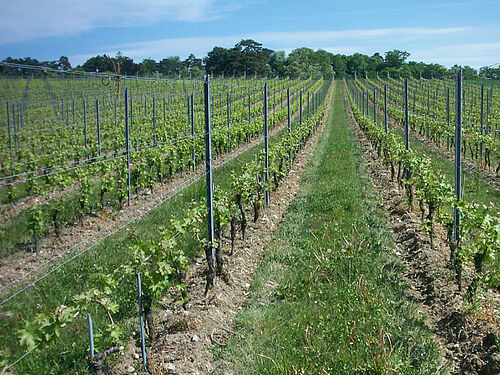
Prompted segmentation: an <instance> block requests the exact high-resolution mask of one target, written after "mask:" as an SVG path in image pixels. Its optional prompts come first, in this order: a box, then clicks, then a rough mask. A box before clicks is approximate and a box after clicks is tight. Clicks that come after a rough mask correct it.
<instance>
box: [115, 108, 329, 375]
mask: <svg viewBox="0 0 500 375" xmlns="http://www.w3.org/2000/svg"><path fill="white" fill-rule="evenodd" d="M326 118H327V117H326V116H324V117H323V119H322V120H321V123H320V125H319V126H318V128H317V130H316V131H315V133H314V134H313V135H312V136H311V138H309V140H308V141H307V143H306V144H305V145H304V147H303V148H302V150H301V151H300V153H299V154H297V156H296V158H295V160H294V164H293V167H292V168H291V170H290V171H289V173H288V174H287V176H286V177H285V178H284V179H283V180H282V182H281V184H280V187H279V188H278V189H277V190H276V191H275V192H273V194H272V195H271V200H270V205H269V207H266V208H265V210H264V211H263V212H262V215H261V217H260V218H259V220H258V221H256V222H251V223H249V227H248V231H247V234H246V236H247V237H246V240H242V239H241V238H238V240H237V241H236V244H235V249H234V253H233V254H232V255H231V256H226V257H225V259H224V262H225V267H226V269H228V270H230V272H229V274H228V275H227V276H228V278H227V279H224V278H223V279H220V280H218V281H217V284H216V286H215V288H214V289H213V290H210V291H209V293H208V295H206V296H205V295H204V277H205V276H204V268H205V260H204V258H203V257H202V256H198V257H197V259H196V260H195V262H194V265H193V268H192V269H190V270H189V271H188V274H187V280H188V281H187V291H188V295H189V296H191V297H190V302H189V305H188V312H189V313H188V314H186V312H185V311H184V309H183V307H182V303H181V302H180V301H174V300H172V299H171V298H166V299H165V300H164V301H163V302H162V305H163V306H165V308H163V309H161V310H160V311H158V319H157V322H156V328H155V331H157V332H158V334H157V335H158V340H157V341H155V344H154V345H153V346H152V347H151V348H150V349H148V355H149V369H150V371H151V373H152V374H165V373H173V372H175V373H177V374H196V373H198V374H210V373H212V371H214V370H215V369H216V368H217V366H218V365H219V364H218V363H216V362H214V357H213V350H214V348H218V347H220V346H224V345H225V344H226V342H227V339H228V338H229V336H231V335H232V334H233V332H234V331H233V330H234V329H235V328H234V326H233V321H234V317H235V315H236V313H237V312H238V311H240V310H241V308H242V305H244V303H245V301H246V300H247V298H248V295H249V293H250V290H249V288H250V283H252V280H253V277H254V273H255V270H256V268H257V267H258V265H259V263H260V262H261V261H262V255H263V253H264V252H265V251H266V250H267V248H268V246H269V242H270V241H271V239H272V237H273V235H274V234H275V232H276V231H277V230H278V228H279V225H280V222H281V221H282V219H283V215H284V214H285V212H286V209H287V207H288V205H289V204H290V203H291V202H292V201H293V199H294V197H295V195H296V193H297V190H298V187H299V183H300V178H301V176H302V174H303V172H304V171H305V170H306V166H307V161H308V160H309V159H310V158H311V156H312V153H313V151H314V148H315V146H316V144H317V142H318V140H319V139H320V137H321V134H322V132H323V129H324V126H325V123H326ZM224 242H225V245H226V247H229V246H230V244H229V242H230V241H229V238H225V239H224ZM139 351H140V348H139V346H137V343H136V342H133V343H131V344H130V345H129V346H128V347H127V348H126V349H125V358H122V359H121V360H120V361H119V363H118V364H117V366H116V367H115V368H114V370H115V371H116V372H117V373H126V371H127V369H128V368H129V369H130V368H133V367H134V365H136V363H137V360H136V359H135V358H134V355H135V356H137V354H138V353H139Z"/></svg>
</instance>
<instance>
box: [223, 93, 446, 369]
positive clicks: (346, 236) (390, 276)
mask: <svg viewBox="0 0 500 375" xmlns="http://www.w3.org/2000/svg"><path fill="white" fill-rule="evenodd" d="M342 90H343V85H342V84H341V83H338V84H337V85H336V88H335V99H334V104H333V111H331V113H330V117H329V120H328V125H327V128H326V129H325V133H324V134H323V136H322V139H321V140H320V142H319V143H318V146H317V148H316V150H315V153H314V155H313V157H312V159H311V161H310V162H309V168H308V170H307V171H306V172H305V173H304V175H303V178H302V183H301V186H300V191H299V193H298V195H297V197H296V199H295V201H294V202H293V203H292V204H291V206H290V207H289V209H288V211H287V214H286V216H285V219H284V222H283V223H282V225H281V227H280V229H279V232H278V234H277V235H276V237H275V239H274V240H273V242H272V243H271V245H270V248H269V249H268V251H267V253H266V256H265V259H264V262H263V264H262V265H261V267H260V269H259V270H258V273H257V275H256V279H255V282H254V284H253V286H252V292H251V295H250V298H249V301H248V303H247V306H246V307H245V309H244V310H243V312H242V313H241V314H240V315H239V317H238V320H237V325H238V326H239V327H238V328H239V329H238V334H237V335H236V336H235V337H234V338H233V339H232V340H231V341H230V342H229V344H228V347H227V348H225V349H223V350H220V351H217V352H216V353H215V355H216V356H217V357H219V359H221V360H223V361H224V362H223V365H221V366H220V367H219V369H218V371H219V372H218V373H219V374H222V373H225V374H227V373H230V371H231V370H229V369H232V371H233V373H235V374H350V375H351V374H385V373H397V374H437V373H439V371H438V368H439V349H438V347H437V344H436V343H435V342H433V341H432V339H431V335H430V332H429V330H428V329H427V328H426V325H425V322H424V317H422V316H421V315H420V314H419V313H418V312H417V311H416V307H415V306H414V305H412V304H411V303H410V302H408V301H407V299H406V298H405V296H404V291H405V288H406V285H405V283H404V281H403V280H402V277H401V274H402V269H401V265H400V263H399V262H398V260H397V259H396V258H395V256H394V255H392V250H391V249H392V247H393V242H392V237H391V233H390V232H389V230H388V229H387V228H386V227H385V219H384V211H383V210H382V208H381V205H380V202H379V200H378V198H377V196H376V194H375V193H374V191H373V188H372V186H371V183H370V181H369V178H368V176H367V173H366V171H365V170H364V167H363V163H362V153H361V150H360V149H359V148H358V147H357V145H356V142H355V134H354V133H353V130H352V127H351V125H350V123H349V119H348V117H347V114H346V112H345V107H344V98H343V94H342Z"/></svg>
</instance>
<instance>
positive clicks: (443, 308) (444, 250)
mask: <svg viewBox="0 0 500 375" xmlns="http://www.w3.org/2000/svg"><path fill="white" fill-rule="evenodd" d="M346 103H348V102H347V98H346ZM347 107H348V108H347V110H348V113H349V116H350V118H351V121H352V124H353V128H354V130H355V132H356V135H357V137H358V143H359V145H360V146H361V148H362V149H363V150H364V158H365V163H366V165H367V167H368V170H369V173H370V175H371V178H372V181H373V182H374V184H375V186H376V188H377V190H378V192H379V194H380V196H381V197H382V198H383V202H384V206H385V208H386V210H387V213H388V215H387V222H388V226H389V228H391V229H392V231H393V233H394V240H395V242H396V247H395V249H394V251H395V253H396V255H397V256H398V257H399V258H400V259H401V261H402V262H403V264H404V266H405V274H404V277H405V278H406V280H407V281H408V283H409V285H410V289H409V291H408V294H407V298H408V299H409V300H410V301H413V302H416V303H417V304H418V306H419V309H420V310H421V311H422V312H423V313H424V314H425V315H426V316H427V317H428V325H429V327H430V328H431V330H432V331H433V332H434V335H435V339H436V341H437V342H438V343H439V344H440V346H441V349H442V354H443V367H444V368H447V369H449V371H450V373H451V374H462V375H472V374H482V375H493V374H500V342H499V337H500V336H499V335H500V295H499V293H498V292H497V291H492V290H481V291H479V293H478V297H477V302H476V305H475V306H471V305H470V304H468V303H466V302H465V301H464V299H463V296H462V295H461V294H460V293H459V291H458V287H457V284H456V281H455V277H454V271H453V270H452V268H451V267H450V264H449V262H448V258H449V248H448V245H447V243H446V231H445V229H444V228H442V227H439V226H438V228H437V230H436V232H437V233H436V238H435V240H434V242H435V243H434V248H432V247H431V245H430V240H429V237H428V235H427V234H425V233H424V232H423V231H422V229H421V222H420V214H419V212H417V211H416V210H415V209H413V208H412V209H409V208H408V205H407V203H406V202H407V201H406V198H405V194H404V191H403V190H402V189H401V190H400V188H399V186H398V184H397V182H395V181H391V177H390V171H389V170H388V168H387V167H386V166H384V165H383V164H382V160H381V159H379V158H378V154H377V152H376V151H374V150H373V148H372V145H371V142H370V141H369V140H368V139H367V138H366V136H365V135H364V133H363V132H362V130H361V128H360V127H359V125H358V124H357V122H356V120H355V119H354V116H353V114H352V111H351V109H350V107H349V105H347Z"/></svg>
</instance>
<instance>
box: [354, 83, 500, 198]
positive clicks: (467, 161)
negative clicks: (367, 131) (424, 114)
mask: <svg viewBox="0 0 500 375" xmlns="http://www.w3.org/2000/svg"><path fill="white" fill-rule="evenodd" d="M358 87H359V86H358ZM368 101H369V103H370V104H373V101H372V100H371V99H369V100H368ZM387 101H388V102H390V103H391V105H393V106H396V107H397V108H399V110H403V109H402V108H401V107H400V106H399V104H398V103H396V102H394V101H393V100H391V99H389V98H387ZM377 113H378V114H379V115H383V114H384V113H383V111H382V107H381V106H380V105H379V106H378V108H377ZM387 121H388V123H389V124H392V126H394V127H399V128H403V129H404V124H402V123H400V122H398V121H396V120H395V119H394V118H393V117H391V116H390V115H389V114H387ZM410 136H411V137H414V138H416V139H418V140H419V141H420V142H421V143H422V144H424V145H425V147H427V148H428V149H429V150H431V151H433V152H435V153H437V154H439V155H441V156H442V157H444V158H446V159H448V160H449V161H450V162H452V163H454V162H455V151H454V150H453V149H451V148H450V149H449V150H447V149H446V147H444V146H439V145H438V144H437V143H436V142H434V141H433V140H431V139H429V138H427V137H425V136H423V135H421V134H419V133H418V132H415V131H413V130H410ZM463 156H464V158H463V159H462V165H463V167H464V168H465V169H466V170H468V171H469V172H471V173H475V174H477V175H478V176H480V177H481V178H482V179H483V180H484V181H485V182H486V183H487V184H488V185H490V186H491V187H493V188H495V189H497V190H500V175H498V174H497V173H496V172H495V171H494V169H495V168H494V167H492V168H488V167H487V166H486V165H485V164H484V163H478V162H477V161H474V160H473V159H471V158H470V157H467V155H463Z"/></svg>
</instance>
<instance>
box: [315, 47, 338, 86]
mask: <svg viewBox="0 0 500 375" xmlns="http://www.w3.org/2000/svg"><path fill="white" fill-rule="evenodd" d="M313 61H314V64H315V65H318V66H319V69H320V71H321V74H322V75H323V77H324V78H327V79H328V78H330V77H331V76H332V73H333V66H332V63H333V54H331V53H330V52H328V51H325V50H323V49H319V50H317V51H316V52H315V53H314V55H313Z"/></svg>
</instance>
